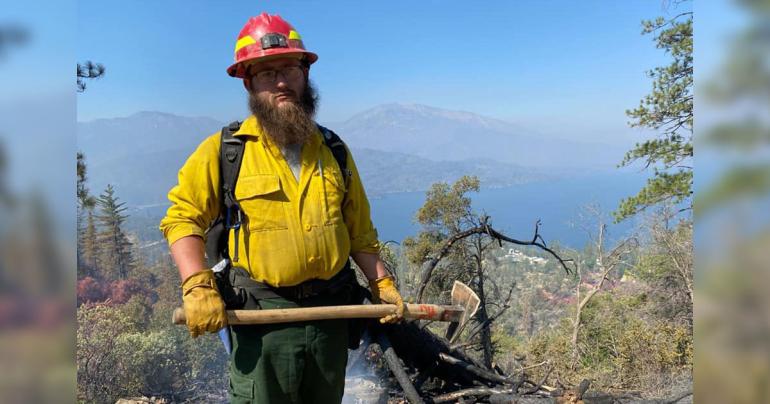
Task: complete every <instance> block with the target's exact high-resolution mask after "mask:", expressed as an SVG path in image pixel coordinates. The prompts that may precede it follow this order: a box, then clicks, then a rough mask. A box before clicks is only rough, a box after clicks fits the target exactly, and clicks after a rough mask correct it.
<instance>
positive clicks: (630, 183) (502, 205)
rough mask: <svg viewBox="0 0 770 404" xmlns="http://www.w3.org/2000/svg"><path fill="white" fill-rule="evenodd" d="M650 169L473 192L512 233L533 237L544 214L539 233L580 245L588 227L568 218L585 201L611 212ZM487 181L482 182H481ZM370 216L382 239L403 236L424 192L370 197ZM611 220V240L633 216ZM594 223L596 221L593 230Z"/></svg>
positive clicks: (494, 221)
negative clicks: (615, 222) (640, 171)
mask: <svg viewBox="0 0 770 404" xmlns="http://www.w3.org/2000/svg"><path fill="white" fill-rule="evenodd" d="M646 178H647V176H646V175H644V174H640V173H633V172H628V171H626V172H614V173H605V174H594V175H589V176H584V177H579V178H571V179H562V180H557V181H550V182H536V183H530V184H523V185H516V186H511V187H505V188H493V189H482V190H481V191H480V192H479V193H472V194H469V196H470V197H471V199H472V200H473V208H474V210H476V211H477V212H482V211H483V212H486V214H487V215H489V216H490V217H491V225H492V226H493V227H494V228H495V229H496V230H498V231H500V232H502V233H503V234H505V235H507V236H508V237H511V238H514V239H518V240H530V239H531V238H532V235H533V231H534V226H535V222H536V221H537V220H538V219H541V221H542V225H541V227H540V235H541V236H542V237H543V238H544V239H545V241H546V242H547V243H548V244H552V243H554V242H555V241H559V243H560V244H562V245H566V246H570V247H573V248H582V247H583V246H584V245H585V243H586V241H587V240H588V236H587V233H586V232H585V230H583V229H581V228H580V227H576V226H572V225H571V224H570V223H572V222H575V221H577V220H578V216H579V214H580V210H581V207H583V206H586V205H588V204H598V205H599V206H600V207H601V208H602V210H603V211H604V212H605V213H606V214H607V216H608V217H610V214H611V212H612V211H613V210H615V209H616V208H617V206H618V204H619V202H620V200H621V199H622V198H624V197H627V196H631V195H634V194H636V193H637V192H638V191H639V189H640V188H641V187H642V186H643V185H644V182H645V179H646ZM482 187H483V184H482ZM369 202H370V204H371V208H372V220H373V221H374V224H375V226H376V227H377V230H378V232H379V236H380V240H382V241H388V240H394V241H398V242H401V241H402V240H403V239H404V238H405V237H407V236H411V235H415V234H417V232H418V231H419V229H420V228H419V225H417V224H415V223H414V221H413V218H414V215H415V212H416V211H417V209H419V208H420V206H422V204H423V203H424V202H425V192H407V193H394V194H387V195H385V196H382V197H377V198H370V201H369ZM607 222H608V224H610V226H609V229H608V230H609V240H612V239H616V238H618V237H621V236H623V235H624V234H626V233H628V232H629V231H630V230H631V229H632V227H633V225H634V220H633V219H629V220H626V221H624V222H622V223H620V224H617V225H613V224H611V219H609V218H608V219H607ZM593 229H595V226H594V227H593V228H592V230H593Z"/></svg>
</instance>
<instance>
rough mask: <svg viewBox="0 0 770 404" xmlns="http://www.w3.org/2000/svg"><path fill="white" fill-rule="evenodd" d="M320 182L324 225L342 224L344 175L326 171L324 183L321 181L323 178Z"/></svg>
mask: <svg viewBox="0 0 770 404" xmlns="http://www.w3.org/2000/svg"><path fill="white" fill-rule="evenodd" d="M318 177H320V175H319V176H318ZM318 180H319V182H320V186H319V190H320V197H321V206H322V209H323V219H324V224H327V225H328V224H333V223H341V222H342V221H343V217H342V203H343V201H344V199H345V186H344V182H343V180H342V175H341V174H340V173H339V172H337V171H333V170H324V173H323V182H321V181H320V180H321V178H318Z"/></svg>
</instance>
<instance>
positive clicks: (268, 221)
mask: <svg viewBox="0 0 770 404" xmlns="http://www.w3.org/2000/svg"><path fill="white" fill-rule="evenodd" d="M235 199H236V200H237V201H238V204H239V205H240V206H241V210H243V213H244V214H245V215H246V218H245V221H246V225H247V228H248V229H249V230H250V231H265V230H275V229H286V228H287V227H288V226H287V220H286V209H287V208H288V203H289V201H288V198H286V193H285V192H284V191H283V189H282V188H281V181H280V179H279V178H278V176H277V175H270V174H265V175H249V176H244V177H240V178H238V182H237V183H236V185H235Z"/></svg>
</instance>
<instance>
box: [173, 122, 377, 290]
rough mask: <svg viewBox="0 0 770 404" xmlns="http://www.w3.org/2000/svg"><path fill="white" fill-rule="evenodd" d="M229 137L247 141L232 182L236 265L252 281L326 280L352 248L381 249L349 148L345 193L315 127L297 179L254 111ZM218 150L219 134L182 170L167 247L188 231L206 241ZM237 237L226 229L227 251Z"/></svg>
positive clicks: (214, 211) (214, 206)
mask: <svg viewBox="0 0 770 404" xmlns="http://www.w3.org/2000/svg"><path fill="white" fill-rule="evenodd" d="M233 136H235V137H248V138H249V139H248V140H249V141H247V142H245V148H244V153H243V161H242V163H241V169H240V173H239V176H238V181H237V184H236V187H235V198H236V199H237V201H238V204H239V205H240V206H241V209H242V210H243V212H244V213H245V216H246V217H245V218H244V220H243V225H242V227H241V231H240V232H239V235H238V240H237V242H238V243H239V245H238V249H239V261H238V262H236V263H234V264H235V265H237V266H240V267H243V268H244V269H246V270H247V271H248V272H249V273H251V276H252V277H253V278H254V279H255V280H257V281H261V282H265V283H267V284H270V285H273V286H292V285H296V284H299V283H301V282H303V281H305V280H308V279H313V278H318V279H329V278H331V277H332V276H334V275H335V274H336V273H337V272H338V271H339V270H340V269H342V267H343V266H344V264H345V262H346V261H347V259H348V256H349V255H350V253H352V252H370V253H377V252H378V250H379V242H378V241H377V231H376V230H375V228H374V226H373V225H372V221H371V218H370V211H369V201H368V200H367V198H366V193H365V192H364V187H363V185H362V184H361V178H360V176H359V174H358V170H357V169H356V166H355V163H354V162H353V158H352V156H351V154H350V152H349V151H348V161H347V168H348V169H349V170H351V172H352V176H351V177H350V178H349V179H348V183H347V186H348V189H347V192H345V181H344V177H343V176H342V172H341V170H340V168H339V165H338V164H337V162H336V160H335V159H334V156H333V155H332V153H331V150H330V149H329V148H328V147H326V146H324V145H323V140H322V138H321V136H322V135H321V133H320V131H318V132H316V133H314V134H313V136H312V137H311V138H310V140H309V141H308V142H307V143H306V144H305V145H304V146H303V147H302V155H301V156H302V157H301V158H302V163H301V164H302V167H301V171H300V177H299V179H295V177H294V175H293V174H292V172H291V169H290V167H289V165H288V164H287V163H286V161H285V160H284V158H283V155H282V154H281V151H280V149H279V148H278V147H277V146H276V145H275V144H274V143H273V142H272V141H271V140H270V139H269V137H267V136H265V135H264V134H263V133H262V130H261V128H260V126H259V125H258V124H257V121H256V118H255V117H254V116H250V117H249V118H247V119H246V120H245V121H244V122H243V123H242V124H241V128H240V130H238V131H237V132H236V133H235V134H234V135H233ZM219 149H220V134H219V133H216V134H214V135H212V136H210V137H208V138H207V139H206V140H204V141H203V143H201V144H200V146H198V148H197V150H195V152H193V154H192V155H191V156H190V157H189V159H188V160H187V162H186V163H185V164H184V166H183V167H182V169H181V170H180V171H179V183H178V184H177V185H176V186H175V187H174V188H172V189H171V191H170V192H169V194H168V198H169V200H170V201H171V207H170V208H169V209H168V212H167V213H166V217H164V218H163V220H162V221H161V223H160V230H161V231H162V232H163V235H164V236H165V237H166V239H167V240H168V243H169V245H171V244H173V243H174V242H175V241H176V240H179V239H180V238H182V237H186V236H191V235H196V236H200V237H201V238H204V239H205V235H204V232H205V230H206V229H207V228H208V227H209V225H210V224H211V223H212V221H213V220H214V219H216V218H217V216H218V215H219V210H220V206H219V194H220V188H219V186H220V185H219V184H220V174H219ZM319 165H320V166H321V167H323V169H322V170H321V169H319ZM322 174H323V178H322ZM235 242H236V240H235V239H234V232H233V231H231V232H230V240H229V243H230V244H229V245H230V251H234V246H235V244H234V243H235Z"/></svg>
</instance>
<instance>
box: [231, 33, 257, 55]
mask: <svg viewBox="0 0 770 404" xmlns="http://www.w3.org/2000/svg"><path fill="white" fill-rule="evenodd" d="M255 43H257V41H255V40H254V38H252V37H251V35H245V36H243V37H241V39H239V40H238V42H236V43H235V52H238V51H239V50H240V49H241V48H243V47H244V46H247V45H251V44H255Z"/></svg>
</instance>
